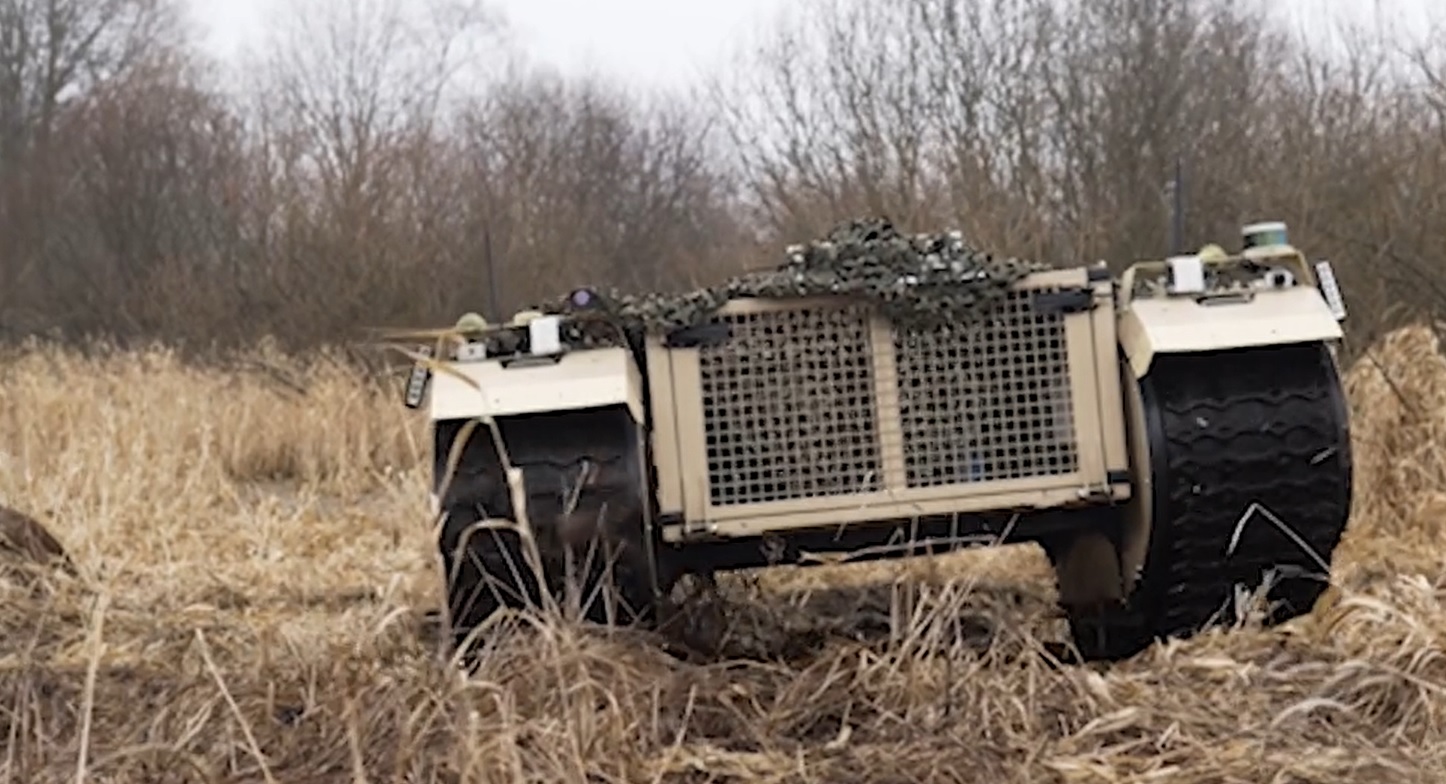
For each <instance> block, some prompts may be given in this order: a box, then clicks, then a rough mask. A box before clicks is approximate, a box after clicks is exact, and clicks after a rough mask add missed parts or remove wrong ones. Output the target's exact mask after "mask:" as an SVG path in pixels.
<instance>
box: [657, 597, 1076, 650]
mask: <svg viewBox="0 0 1446 784" xmlns="http://www.w3.org/2000/svg"><path fill="white" fill-rule="evenodd" d="M1057 615H1058V613H1057V612H1056V609H1055V603H1054V596H1053V594H1052V593H1050V592H1048V591H1046V590H1042V589H1040V588H1039V587H1037V586H1033V585H1029V584H1027V583H1024V584H1022V583H993V582H982V583H973V584H970V585H969V586H968V587H967V588H964V587H961V586H959V585H949V584H944V585H938V584H929V583H924V582H919V581H897V580H878V581H874V582H867V583H862V584H846V585H830V586H826V587H817V588H814V587H809V588H778V587H763V586H761V585H760V584H759V583H758V582H757V581H750V580H746V579H744V580H736V581H730V583H729V584H725V585H719V586H717V587H716V588H714V589H709V588H707V587H701V590H700V589H697V588H695V589H694V590H691V591H688V592H687V593H686V594H685V596H683V597H682V598H680V599H674V601H673V602H672V606H671V607H669V608H667V610H666V611H665V615H664V617H663V618H662V619H661V623H660V624H659V628H658V629H657V634H658V635H659V637H660V638H661V641H662V643H663V647H664V648H665V649H666V650H667V651H668V652H669V653H671V654H672V655H673V656H675V657H677V658H680V659H683V660H686V661H690V662H697V663H715V662H720V661H729V660H752V661H763V662H777V663H788V664H800V663H805V662H806V661H808V660H810V659H813V658H816V657H818V656H819V655H821V654H823V653H824V652H826V651H831V650H834V649H836V647H837V646H839V645H844V646H849V647H854V648H860V647H862V648H866V649H869V650H873V651H875V652H878V653H880V654H886V653H888V652H890V651H895V652H903V651H905V650H907V651H908V652H909V653H911V654H912V655H929V654H931V653H937V654H945V655H961V654H962V655H969V654H973V655H978V654H983V653H984V652H986V651H988V650H990V649H991V648H994V647H995V646H996V645H998V644H1000V643H1001V641H1003V640H1013V641H1023V640H1026V639H1039V640H1047V638H1048V637H1050V636H1054V635H1052V634H1051V632H1050V625H1051V624H1052V623H1053V622H1054V620H1055V618H1056V617H1057ZM1041 644H1042V646H1043V647H1044V648H1045V649H1046V650H1047V652H1048V654H1049V655H1050V656H1051V657H1053V658H1056V659H1060V660H1067V659H1069V658H1070V657H1068V656H1067V655H1066V648H1067V646H1064V645H1063V644H1062V643H1059V644H1056V643H1052V642H1048V641H1045V642H1042V643H1041Z"/></svg>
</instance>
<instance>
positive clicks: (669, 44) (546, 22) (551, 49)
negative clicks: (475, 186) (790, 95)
mask: <svg viewBox="0 0 1446 784" xmlns="http://www.w3.org/2000/svg"><path fill="white" fill-rule="evenodd" d="M287 1H288V0H186V2H187V3H189V5H190V6H191V9H192V15H193V18H194V20H195V22H196V23H198V24H199V25H200V26H201V27H202V28H203V29H204V30H206V31H207V33H208V34H209V39H208V41H209V43H210V45H211V46H210V48H211V49H212V50H213V51H215V52H216V53H217V54H220V55H222V56H226V55H228V54H231V53H233V52H235V51H236V50H237V48H238V47H240V46H243V45H247V44H255V43H259V41H260V38H261V36H262V34H263V32H264V25H265V24H266V22H267V21H269V20H271V19H274V18H275V16H274V14H273V13H272V11H273V10H274V9H276V8H278V7H279V6H280V5H281V4H282V3H284V2H287ZM289 1H290V2H309V1H312V0H289ZM1279 3H1280V10H1281V12H1283V13H1287V14H1289V15H1291V16H1292V17H1294V18H1295V19H1296V20H1298V21H1304V22H1307V23H1314V22H1319V21H1323V20H1326V19H1327V18H1329V17H1337V16H1341V15H1344V16H1345V17H1348V18H1353V19H1355V20H1358V21H1362V22H1366V23H1370V22H1371V20H1372V19H1374V18H1381V17H1385V18H1388V19H1390V20H1392V21H1391V24H1392V25H1393V26H1396V27H1399V28H1400V29H1402V30H1404V31H1406V32H1407V33H1408V34H1410V35H1416V36H1419V35H1424V34H1425V32H1426V28H1427V23H1428V21H1430V20H1432V19H1433V18H1434V19H1436V20H1441V21H1446V2H1442V0H1279ZM789 5H790V3H789V1H788V0H492V2H491V7H492V8H493V9H494V10H496V11H499V12H501V13H502V14H503V15H504V16H505V17H506V19H507V23H508V25H509V27H510V28H511V32H512V35H513V36H514V37H515V38H516V39H517V44H518V45H519V46H521V47H522V48H523V49H525V51H526V52H527V54H528V55H529V57H530V58H532V59H534V60H536V61H541V62H543V63H547V64H551V65H554V66H557V67H559V68H561V69H563V70H564V71H566V72H570V73H571V72H577V71H579V70H596V71H599V72H601V73H602V74H604V75H609V76H613V77H616V78H620V79H623V80H625V81H627V82H628V83H630V84H633V85H636V86H639V87H647V86H681V85H683V84H687V83H691V82H693V81H694V80H695V77H696V76H698V75H699V74H701V73H702V72H705V71H708V70H711V69H712V68H714V67H716V66H717V65H719V64H721V62H720V58H721V57H723V56H724V55H725V54H726V53H727V52H728V50H729V49H731V48H732V47H734V46H736V45H737V43H738V41H739V38H740V36H742V37H748V34H749V33H751V32H752V31H753V29H755V27H756V26H757V25H759V24H762V23H765V22H767V21H768V20H770V19H771V18H772V17H773V16H774V15H775V14H777V13H779V12H780V11H782V10H783V9H785V8H786V7H787V6H789Z"/></svg>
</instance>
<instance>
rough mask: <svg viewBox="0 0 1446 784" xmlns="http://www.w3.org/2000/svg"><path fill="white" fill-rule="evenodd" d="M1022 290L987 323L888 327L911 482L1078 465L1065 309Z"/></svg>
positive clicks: (1043, 472)
mask: <svg viewBox="0 0 1446 784" xmlns="http://www.w3.org/2000/svg"><path fill="white" fill-rule="evenodd" d="M1030 297H1031V292H1027V291H1025V292H1015V293H1014V294H1011V295H1010V299H1009V301H1008V302H1007V304H1006V305H1005V306H1004V308H1003V309H1002V311H1001V313H1000V315H999V317H998V318H997V319H996V320H994V321H992V322H988V323H985V324H981V325H952V326H949V327H945V328H941V329H935V330H931V331H929V332H902V331H901V332H899V333H897V334H896V335H895V338H894V351H895V355H896V358H895V362H896V363H897V365H898V372H899V415H900V419H901V420H902V425H903V447H904V465H905V471H906V474H907V477H908V485H909V487H931V486H938V485H946V484H955V483H959V482H979V481H993V480H1000V479H1023V478H1027V477H1039V476H1052V475H1060V474H1069V473H1073V472H1074V471H1076V470H1078V468H1079V459H1078V450H1077V444H1076V439H1075V427H1074V418H1073V408H1072V406H1073V400H1072V399H1071V398H1072V396H1071V387H1070V375H1069V351H1068V348H1067V345H1066V342H1065V330H1064V317H1063V316H1062V315H1059V314H1054V315H1040V314H1037V313H1035V312H1034V310H1033V309H1032V307H1031V305H1030Z"/></svg>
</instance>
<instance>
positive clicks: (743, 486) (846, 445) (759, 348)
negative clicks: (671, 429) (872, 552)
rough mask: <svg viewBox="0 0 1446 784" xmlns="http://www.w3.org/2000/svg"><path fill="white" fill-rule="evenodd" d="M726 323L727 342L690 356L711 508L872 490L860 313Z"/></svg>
mask: <svg viewBox="0 0 1446 784" xmlns="http://www.w3.org/2000/svg"><path fill="white" fill-rule="evenodd" d="M726 320H727V321H728V322H729V323H730V325H731V326H732V329H733V337H732V339H731V340H729V341H728V342H727V343H726V344H725V345H722V346H716V347H709V348H705V349H703V350H701V351H700V352H699V364H700V367H701V370H702V379H701V381H702V390H703V410H704V422H705V434H706V437H707V452H708V474H709V486H710V490H711V496H712V503H713V504H714V505H715V506H727V505H734V504H751V503H762V502H767V501H779V500H784V499H790V498H812V497H818V496H828V495H847V494H854V493H865V492H872V491H876V490H879V489H880V488H881V479H880V463H881V455H880V448H879V441H878V431H877V424H876V417H875V410H874V378H875V374H874V367H873V361H872V356H871V352H870V331H869V314H868V311H867V310H864V309H862V308H857V307H850V308H839V307H819V308H808V309H799V310H789V311H780V312H773V313H748V314H739V315H732V316H728V317H726Z"/></svg>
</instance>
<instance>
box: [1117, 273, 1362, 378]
mask: <svg viewBox="0 0 1446 784" xmlns="http://www.w3.org/2000/svg"><path fill="white" fill-rule="evenodd" d="M1341 336H1342V333H1341V326H1340V323H1339V322H1338V321H1336V318H1335V316H1334V315H1333V314H1332V313H1331V310H1330V307H1329V306H1328V305H1327V304H1326V300H1325V298H1324V297H1322V296H1321V294H1320V292H1319V291H1318V290H1317V289H1316V288H1314V287H1313V286H1307V285H1297V286H1293V287H1291V288H1286V289H1275V290H1263V291H1256V292H1254V296H1253V297H1252V298H1250V299H1225V298H1219V299H1206V300H1204V301H1203V302H1197V301H1196V300H1195V298H1193V297H1158V298H1145V299H1135V300H1132V301H1131V302H1130V304H1129V306H1128V307H1126V308H1125V309H1124V310H1122V311H1121V312H1120V315H1119V341H1120V345H1121V347H1123V349H1124V352H1125V355H1126V356H1127V357H1128V358H1129V362H1130V369H1131V372H1133V373H1134V375H1135V377H1136V378H1142V377H1144V375H1145V374H1146V373H1148V372H1149V370H1150V362H1151V360H1153V359H1154V357H1155V355H1156V354H1179V353H1188V352H1198V351H1213V350H1217V349H1228V348H1245V347H1249V346H1269V345H1279V344H1285V343H1304V342H1308V341H1316V340H1339V339H1340V338H1341Z"/></svg>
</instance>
